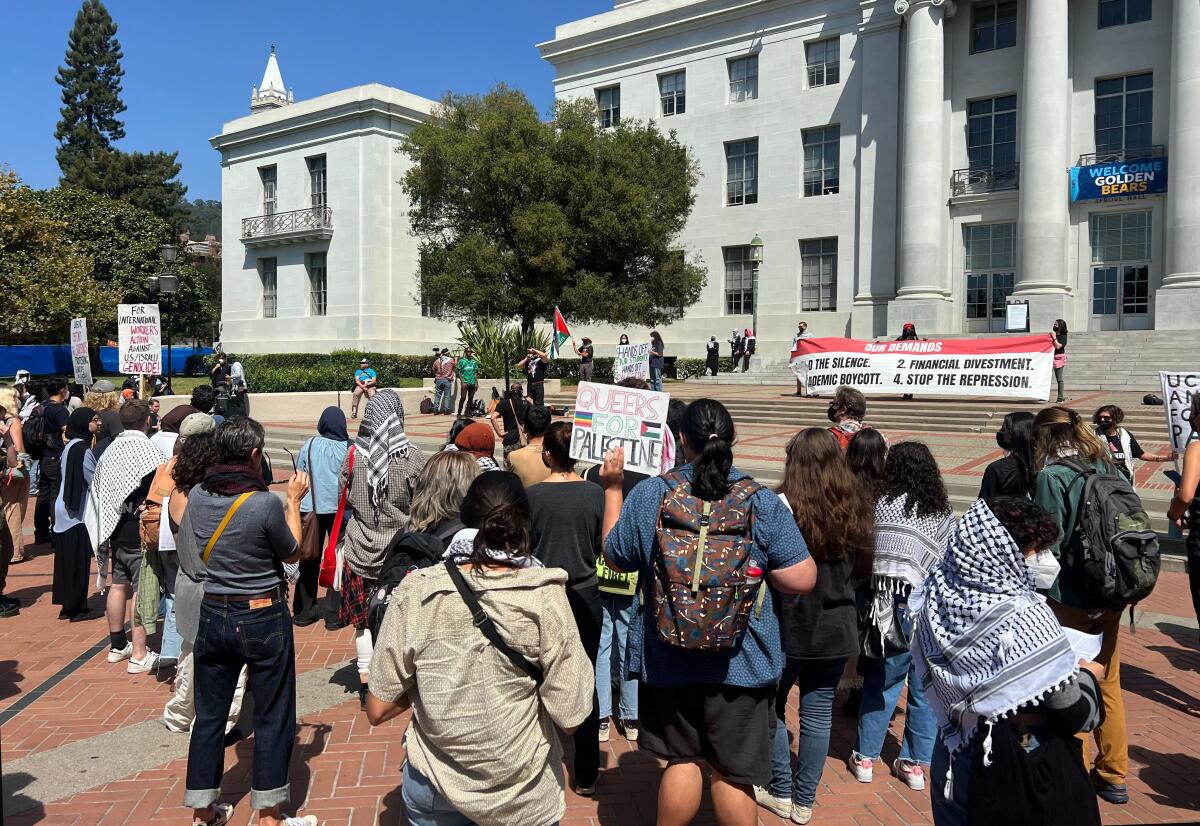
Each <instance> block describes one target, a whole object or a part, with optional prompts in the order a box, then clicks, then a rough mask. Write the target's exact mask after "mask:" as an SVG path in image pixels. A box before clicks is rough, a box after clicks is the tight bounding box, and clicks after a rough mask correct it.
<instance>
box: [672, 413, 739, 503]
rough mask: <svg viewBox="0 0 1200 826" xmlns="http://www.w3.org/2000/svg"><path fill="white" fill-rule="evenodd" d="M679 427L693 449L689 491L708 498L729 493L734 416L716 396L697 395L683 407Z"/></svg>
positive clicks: (712, 498) (714, 498)
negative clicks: (712, 397) (698, 396)
mask: <svg viewBox="0 0 1200 826" xmlns="http://www.w3.org/2000/svg"><path fill="white" fill-rule="evenodd" d="M680 430H681V431H682V432H683V435H684V437H685V438H686V439H687V441H688V445H689V446H690V447H691V448H692V450H693V451H694V452H695V457H694V458H693V459H692V493H694V494H695V495H696V496H697V497H699V498H700V499H703V500H705V501H707V502H716V501H719V500H721V499H724V498H725V496H726V494H728V493H729V471H730V470H731V469H732V468H733V441H734V436H735V433H734V429H733V418H732V417H731V416H730V415H729V411H728V410H726V409H725V406H724V405H723V404H721V403H720V402H719V401H716V400H715V399H697V400H696V401H694V402H692V403H691V404H689V405H688V406H687V408H686V409H685V410H684V411H683V417H682V421H680Z"/></svg>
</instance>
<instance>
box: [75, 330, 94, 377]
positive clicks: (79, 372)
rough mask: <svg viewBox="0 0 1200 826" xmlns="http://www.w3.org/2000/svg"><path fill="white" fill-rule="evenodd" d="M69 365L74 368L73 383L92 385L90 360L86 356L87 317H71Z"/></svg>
mask: <svg viewBox="0 0 1200 826" xmlns="http://www.w3.org/2000/svg"><path fill="white" fill-rule="evenodd" d="M71 366H72V367H74V368H75V383H76V384H82V385H83V386H84V387H91V386H92V362H91V359H90V358H89V357H88V337H87V319H86V318H73V319H71Z"/></svg>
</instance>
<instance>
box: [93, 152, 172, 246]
mask: <svg viewBox="0 0 1200 826" xmlns="http://www.w3.org/2000/svg"><path fill="white" fill-rule="evenodd" d="M178 154H179V153H177V152H112V153H110V154H109V156H108V160H107V164H108V166H107V168H106V169H105V170H104V185H103V186H102V188H101V189H99V190H96V191H98V192H100V193H101V194H103V195H107V196H108V197H110V198H116V199H118V200H121V201H126V202H128V203H130V204H133V205H134V206H136V207H140V208H141V209H144V210H147V211H148V212H153V213H154V214H155V215H157V216H158V217H160V218H162V219H164V220H166V221H167V222H168V223H170V224H171V226H172V228H174V227H177V226H180V225H181V223H182V218H183V216H184V214H185V213H184V209H183V205H184V203H185V202H184V198H183V196H184V195H185V194H186V193H187V187H186V186H184V185H183V184H182V183H180V182H179V181H177V180H174V178H175V177H176V176H177V175H178V174H179V172H180V170H181V169H182V167H181V166H180V165H179V163H178V162H177V161H176V160H175V159H176V157H177V156H178Z"/></svg>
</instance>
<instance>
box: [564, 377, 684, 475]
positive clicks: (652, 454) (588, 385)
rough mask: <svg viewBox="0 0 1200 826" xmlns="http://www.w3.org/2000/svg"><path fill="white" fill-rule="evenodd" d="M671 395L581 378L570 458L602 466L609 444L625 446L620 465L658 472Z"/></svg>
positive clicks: (660, 466) (652, 472)
mask: <svg viewBox="0 0 1200 826" xmlns="http://www.w3.org/2000/svg"><path fill="white" fill-rule="evenodd" d="M669 401H670V396H668V395H667V394H666V393H657V392H655V391H653V390H635V389H633V388H631V387H618V386H617V385H615V384H594V383H592V382H587V381H584V382H580V383H579V392H578V394H577V395H576V396H575V419H574V426H573V428H572V430H571V458H572V459H579V460H581V461H584V462H592V463H593V464H597V465H598V464H601V463H603V462H604V454H605V453H606V452H608V450H609V449H610V448H614V447H623V448H625V469H626V470H635V471H637V472H639V473H645V474H648V475H650V476H657V475H658V474H659V472H660V471H661V470H662V445H663V439H664V438H666V436H665V433H666V424H667V403H668V402H669Z"/></svg>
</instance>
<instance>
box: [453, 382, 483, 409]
mask: <svg viewBox="0 0 1200 826" xmlns="http://www.w3.org/2000/svg"><path fill="white" fill-rule="evenodd" d="M478 388H479V385H478V384H464V385H463V386H462V391H461V392H459V394H458V415H459V416H460V417H461V416H462V414H463V409H464V408H465V409H466V411H467V415H468V416H470V415H471V405H473V404H474V403H475V391H476V390H477V389H478Z"/></svg>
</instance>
